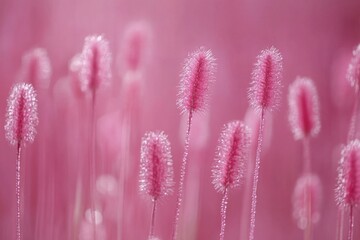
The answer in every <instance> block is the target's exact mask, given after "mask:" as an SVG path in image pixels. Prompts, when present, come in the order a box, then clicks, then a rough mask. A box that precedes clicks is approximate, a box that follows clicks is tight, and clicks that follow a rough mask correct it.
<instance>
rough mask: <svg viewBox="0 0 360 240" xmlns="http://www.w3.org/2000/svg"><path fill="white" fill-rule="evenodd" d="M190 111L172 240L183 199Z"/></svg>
mask: <svg viewBox="0 0 360 240" xmlns="http://www.w3.org/2000/svg"><path fill="white" fill-rule="evenodd" d="M192 114H193V113H192V111H189V119H188V127H187V131H186V136H185V149H184V156H183V159H182V163H181V169H180V182H179V191H178V196H177V201H176V215H175V222H174V229H173V234H172V239H173V240H175V239H176V235H177V228H178V224H179V218H180V209H181V203H182V199H183V191H184V180H185V173H186V164H187V159H188V154H189V141H190V129H191V120H192Z"/></svg>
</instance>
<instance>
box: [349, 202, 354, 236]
mask: <svg viewBox="0 0 360 240" xmlns="http://www.w3.org/2000/svg"><path fill="white" fill-rule="evenodd" d="M349 218H350V219H349V234H348V240H353V239H354V206H352V205H351V206H350V213H349Z"/></svg>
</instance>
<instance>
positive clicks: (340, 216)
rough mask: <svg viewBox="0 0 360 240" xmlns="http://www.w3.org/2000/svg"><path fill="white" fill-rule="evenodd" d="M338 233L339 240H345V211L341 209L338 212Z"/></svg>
mask: <svg viewBox="0 0 360 240" xmlns="http://www.w3.org/2000/svg"><path fill="white" fill-rule="evenodd" d="M336 228H337V229H336V232H337V237H336V239H337V240H342V239H343V235H344V234H343V231H344V210H343V209H341V208H339V211H338V219H337V226H336Z"/></svg>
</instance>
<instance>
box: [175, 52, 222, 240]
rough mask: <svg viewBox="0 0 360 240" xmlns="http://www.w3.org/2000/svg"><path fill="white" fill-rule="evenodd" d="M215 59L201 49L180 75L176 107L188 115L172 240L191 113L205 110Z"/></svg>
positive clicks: (185, 157)
mask: <svg viewBox="0 0 360 240" xmlns="http://www.w3.org/2000/svg"><path fill="white" fill-rule="evenodd" d="M215 67H216V66H215V59H214V57H213V54H212V53H211V51H210V50H205V49H204V48H203V47H201V48H200V49H198V50H197V51H195V52H193V53H191V54H190V55H189V57H188V58H187V59H186V61H185V65H184V69H183V72H182V74H181V80H180V87H179V95H178V101H177V105H178V107H179V109H180V111H181V113H185V112H187V113H188V127H187V130H186V137H185V149H184V156H183V159H182V163H181V169H180V182H179V190H178V196H177V201H176V214H175V222H174V229H173V233H172V239H173V240H175V239H176V236H177V228H178V222H179V218H180V210H181V204H182V201H183V191H184V189H183V188H184V179H185V174H186V165H187V161H188V160H187V159H188V153H189V141H190V129H191V121H192V116H193V113H196V112H200V111H203V110H205V109H206V105H207V102H208V97H209V90H210V86H211V85H212V84H213V82H214V81H215V78H214V72H215Z"/></svg>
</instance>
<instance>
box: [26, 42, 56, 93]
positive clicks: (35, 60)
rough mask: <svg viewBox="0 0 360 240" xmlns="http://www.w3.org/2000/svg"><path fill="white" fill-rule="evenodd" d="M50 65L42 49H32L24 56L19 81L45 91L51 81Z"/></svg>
mask: <svg viewBox="0 0 360 240" xmlns="http://www.w3.org/2000/svg"><path fill="white" fill-rule="evenodd" d="M51 72H52V70H51V64H50V60H49V57H48V54H47V52H46V50H45V49H43V48H34V49H32V50H30V51H28V52H27V53H25V54H24V56H23V58H22V67H21V72H20V80H21V81H23V82H28V83H31V84H32V85H33V86H35V87H36V88H39V89H47V88H48V87H49V85H50V79H51Z"/></svg>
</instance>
